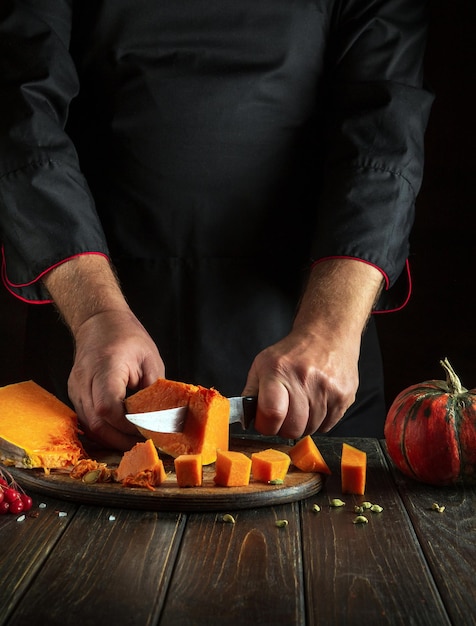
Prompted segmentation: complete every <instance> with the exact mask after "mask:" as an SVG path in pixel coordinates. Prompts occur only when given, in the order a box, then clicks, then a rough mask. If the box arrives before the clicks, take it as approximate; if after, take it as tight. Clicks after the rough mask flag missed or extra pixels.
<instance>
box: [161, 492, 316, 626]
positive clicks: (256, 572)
mask: <svg viewBox="0 0 476 626" xmlns="http://www.w3.org/2000/svg"><path fill="white" fill-rule="evenodd" d="M223 513H226V511H223ZM233 515H234V517H235V520H236V521H235V524H229V523H225V522H223V521H222V514H217V513H215V514H212V513H203V514H195V515H193V516H191V517H190V519H189V522H188V524H187V528H186V532H185V534H184V539H183V544H182V547H181V550H180V554H179V558H178V560H177V564H176V568H175V571H174V576H173V579H172V582H171V585H170V589H169V593H168V600H167V604H166V606H165V609H164V611H163V613H162V615H161V619H160V622H159V623H160V625H161V626H185V625H193V626H200V625H202V624H203V625H204V626H209V625H210V624H227V626H233V625H234V624H245V623H250V624H254V625H259V624H268V625H270V626H271V625H274V624H293V626H294V625H296V626H299V625H301V624H305V614H304V597H303V584H302V583H303V575H302V557H301V543H300V525H299V518H298V505H297V504H296V503H292V504H286V505H279V506H276V507H269V508H266V509H257V510H243V511H238V512H237V513H233ZM279 519H287V520H288V526H287V527H284V528H278V527H277V526H276V520H279Z"/></svg>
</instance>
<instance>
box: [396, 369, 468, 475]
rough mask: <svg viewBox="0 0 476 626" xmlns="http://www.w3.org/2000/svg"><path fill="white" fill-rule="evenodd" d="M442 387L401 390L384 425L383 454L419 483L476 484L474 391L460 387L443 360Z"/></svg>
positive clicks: (437, 384)
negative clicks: (386, 452) (467, 482)
mask: <svg viewBox="0 0 476 626" xmlns="http://www.w3.org/2000/svg"><path fill="white" fill-rule="evenodd" d="M440 363H441V365H442V367H443V368H444V370H445V372H446V381H443V380H428V381H426V382H423V383H420V384H418V385H412V386H411V387H408V388H407V389H404V390H403V391H402V392H401V393H399V394H398V396H397V397H396V398H395V400H394V401H393V403H392V405H391V407H390V409H389V411H388V414H387V419H386V422H385V440H386V443H387V449H388V453H389V455H390V457H391V459H392V460H393V462H394V463H395V465H396V466H397V467H398V469H399V470H400V471H401V472H403V473H404V474H406V475H407V476H410V477H411V478H414V479H416V480H419V481H421V482H423V483H428V484H430V485H439V486H442V485H450V484H454V483H457V482H459V481H466V480H470V481H474V480H475V479H476V389H471V390H469V391H468V390H467V389H465V388H464V387H463V386H462V385H461V382H460V380H459V378H458V376H457V375H456V374H455V372H454V370H453V368H452V367H451V365H450V363H449V361H448V359H444V360H443V361H440Z"/></svg>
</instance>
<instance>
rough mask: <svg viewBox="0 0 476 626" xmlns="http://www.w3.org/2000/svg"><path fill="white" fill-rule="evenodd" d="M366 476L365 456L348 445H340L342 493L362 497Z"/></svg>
mask: <svg viewBox="0 0 476 626" xmlns="http://www.w3.org/2000/svg"><path fill="white" fill-rule="evenodd" d="M366 474H367V454H366V453H365V452H363V451H362V450H358V449H357V448H354V447H353V446H349V444H347V443H344V444H342V458H341V481H342V493H353V494H356V495H359V496H363V495H364V493H365V481H366Z"/></svg>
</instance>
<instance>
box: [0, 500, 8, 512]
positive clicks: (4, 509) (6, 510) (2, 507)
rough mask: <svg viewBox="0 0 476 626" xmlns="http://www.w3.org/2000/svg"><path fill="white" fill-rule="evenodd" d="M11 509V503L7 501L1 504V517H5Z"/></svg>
mask: <svg viewBox="0 0 476 626" xmlns="http://www.w3.org/2000/svg"><path fill="white" fill-rule="evenodd" d="M9 508H10V503H9V502H7V501H6V500H4V501H3V502H0V515H4V514H5V513H8V510H9Z"/></svg>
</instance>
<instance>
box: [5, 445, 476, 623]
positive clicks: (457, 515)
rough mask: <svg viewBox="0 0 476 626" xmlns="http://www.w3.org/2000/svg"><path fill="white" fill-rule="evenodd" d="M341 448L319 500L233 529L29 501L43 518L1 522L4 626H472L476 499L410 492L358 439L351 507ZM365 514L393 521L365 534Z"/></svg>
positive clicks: (212, 516)
mask: <svg viewBox="0 0 476 626" xmlns="http://www.w3.org/2000/svg"><path fill="white" fill-rule="evenodd" d="M341 443H342V440H339V439H332V438H323V439H322V442H321V443H320V449H321V451H322V452H323V455H324V456H325V458H326V459H327V461H328V463H329V465H330V467H331V469H332V470H333V475H332V476H331V477H330V478H329V479H328V480H327V482H326V484H325V486H324V488H323V489H322V491H321V492H320V493H319V494H317V495H316V496H313V497H311V498H309V499H307V500H303V501H300V502H293V503H290V504H279V505H277V506H266V507H262V508H256V509H254V510H240V511H233V516H234V517H235V520H236V523H235V524H228V523H224V522H223V521H222V516H223V514H224V513H227V511H222V512H193V513H181V512H177V513H175V512H157V511H156V512H149V511H135V510H127V509H118V508H108V507H101V506H91V505H85V504H76V503H73V502H69V501H64V500H60V499H54V498H51V497H46V496H44V495H35V494H32V495H33V496H34V507H33V509H32V511H33V512H34V513H35V514H36V513H39V514H38V515H37V516H36V517H33V516H31V517H30V516H27V517H26V519H25V520H24V521H21V522H19V521H17V517H18V516H14V515H11V514H8V515H3V516H0V625H4V624H5V625H6V624H8V626H16V625H18V626H27V625H28V626H32V625H36V624H41V625H47V626H55V625H60V624H61V626H68V625H74V626H76V625H78V626H88V625H89V624H91V625H103V624H104V625H109V624H111V625H118V626H122V625H125V624H131V625H143V624H144V625H145V624H160V625H161V626H168V625H170V626H181V625H186V624H190V625H195V624H196V625H199V624H203V625H206V626H209V625H211V624H220V625H228V624H231V625H233V624H253V625H255V624H267V625H268V624H269V625H270V626H276V625H277V624H289V625H295V624H296V625H301V624H323V625H325V626H329V625H332V626H334V625H339V624H343V625H346V626H347V625H349V624H356V625H359V626H365V625H369V624H371V625H374V624H378V625H381V624H401V625H402V626H403V625H404V626H409V625H420V624H422V625H423V624H424V625H426V624H428V625H431V626H437V625H440V624H455V625H458V626H459V625H465V624H468V625H474V624H475V623H476V580H475V567H476V511H475V503H476V487H468V486H466V487H454V488H453V487H451V488H448V487H446V488H433V487H428V486H425V485H421V484H419V483H416V482H414V481H411V480H409V479H406V478H404V477H403V476H402V475H401V474H400V473H398V472H396V471H394V470H393V468H392V466H391V463H389V462H388V460H387V457H386V455H385V448H384V445H383V444H382V442H379V441H377V440H371V439H365V440H363V439H359V440H350V441H349V443H352V444H353V445H356V446H358V447H360V448H362V449H365V450H366V452H367V454H368V479H367V492H366V495H365V497H363V498H362V497H360V496H344V497H343V496H342V494H341V491H340V474H339V462H340V452H341ZM336 497H340V498H342V499H343V500H344V501H345V502H346V506H345V507H342V508H338V509H337V508H332V507H330V506H329V502H330V500H331V499H333V498H336ZM363 500H369V501H371V502H374V503H378V504H380V505H381V506H382V507H383V509H384V510H383V512H382V513H380V514H372V513H369V514H368V519H369V521H368V523H367V524H365V525H357V524H354V523H353V520H354V518H355V513H354V511H353V508H354V505H356V504H359V503H360V502H361V501H363ZM434 502H437V503H439V504H440V505H444V506H445V510H444V512H442V513H439V512H437V511H435V510H433V509H432V505H433V503H434ZM40 503H44V504H46V505H47V506H46V508H41V509H39V508H38V505H39V504H40ZM314 504H318V505H319V506H320V507H321V511H320V512H314V511H313V505H314ZM59 512H61V513H63V515H60V514H59ZM64 514H65V515H64ZM279 519H286V520H288V525H287V526H285V527H283V528H279V527H277V526H276V524H275V522H276V520H279Z"/></svg>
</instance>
